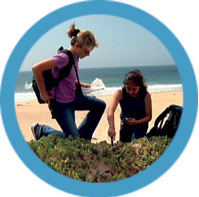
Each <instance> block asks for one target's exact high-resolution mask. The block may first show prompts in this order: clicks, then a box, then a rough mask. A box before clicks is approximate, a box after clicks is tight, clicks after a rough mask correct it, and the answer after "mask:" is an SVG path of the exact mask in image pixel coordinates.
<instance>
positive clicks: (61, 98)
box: [49, 52, 79, 103]
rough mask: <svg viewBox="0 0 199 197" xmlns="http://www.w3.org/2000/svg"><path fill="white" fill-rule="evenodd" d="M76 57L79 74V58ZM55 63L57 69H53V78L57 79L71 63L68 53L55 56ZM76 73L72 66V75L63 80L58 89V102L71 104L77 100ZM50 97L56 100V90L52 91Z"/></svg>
mask: <svg viewBox="0 0 199 197" xmlns="http://www.w3.org/2000/svg"><path fill="white" fill-rule="evenodd" d="M73 57H74V60H75V66H76V68H77V72H79V58H77V57H75V56H73ZM52 59H53V61H54V62H55V64H56V65H57V67H56V68H54V69H53V77H54V78H55V79H56V78H58V77H59V73H60V69H62V68H63V67H64V66H67V64H68V62H69V57H68V55H67V54H66V53H64V52H62V53H60V54H58V55H56V56H54V57H53V58H52ZM76 80H77V76H76V72H75V68H74V66H72V68H71V71H70V73H69V74H68V76H67V77H65V78H64V79H62V80H61V81H60V82H59V84H58V86H57V88H56V101H58V102H60V103H70V102H72V101H74V99H75V89H76V85H75V83H76ZM49 93H50V96H51V97H52V98H55V88H53V89H52V90H50V92H49Z"/></svg>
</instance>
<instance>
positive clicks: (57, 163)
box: [28, 135, 172, 183]
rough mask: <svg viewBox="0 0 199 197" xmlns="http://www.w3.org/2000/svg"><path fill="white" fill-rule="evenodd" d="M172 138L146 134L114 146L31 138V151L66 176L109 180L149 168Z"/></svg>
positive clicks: (54, 138) (88, 180) (56, 138)
mask: <svg viewBox="0 0 199 197" xmlns="http://www.w3.org/2000/svg"><path fill="white" fill-rule="evenodd" d="M171 140H172V139H170V138H167V136H164V137H152V138H150V139H147V138H146V137H144V138H141V139H138V140H135V141H133V142H131V143H122V142H117V143H116V144H115V145H114V146H112V145H111V144H109V143H107V142H106V141H102V142H100V143H91V142H90V141H88V140H85V139H82V138H75V137H69V138H66V139H63V138H60V137H58V136H57V135H50V136H48V137H42V138H41V139H40V140H38V141H30V142H28V145H29V146H30V148H31V149H32V151H33V152H34V153H35V154H36V155H37V156H38V157H39V158H40V159H41V160H42V161H43V162H44V163H45V164H46V165H47V166H49V167H50V168H52V169H53V170H55V171H57V172H59V173H61V174H62V175H65V176H67V177H70V178H73V179H76V180H79V181H86V182H95V183H96V182H112V181H118V180H122V179H125V178H127V177H131V176H133V175H135V174H137V173H139V172H141V171H143V170H144V169H146V168H148V167H149V166H150V165H151V164H152V163H153V162H154V161H156V160H157V159H158V158H159V157H160V156H161V155H162V154H163V153H164V151H165V150H166V149H167V147H168V146H169V144H170V142H171Z"/></svg>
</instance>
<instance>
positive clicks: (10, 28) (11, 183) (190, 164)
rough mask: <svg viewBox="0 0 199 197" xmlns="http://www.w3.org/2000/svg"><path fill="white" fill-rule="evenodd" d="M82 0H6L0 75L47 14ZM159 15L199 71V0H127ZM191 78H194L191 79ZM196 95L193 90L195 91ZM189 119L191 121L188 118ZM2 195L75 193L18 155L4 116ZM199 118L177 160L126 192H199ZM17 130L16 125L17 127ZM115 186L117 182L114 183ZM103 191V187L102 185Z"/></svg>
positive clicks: (0, 17)
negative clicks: (46, 177) (24, 38)
mask: <svg viewBox="0 0 199 197" xmlns="http://www.w3.org/2000/svg"><path fill="white" fill-rule="evenodd" d="M75 2H77V1H76V0H67V1H65V0H59V1H49V0H48V1H47V0H34V1H27V0H26V1H25V0H18V1H15V0H7V1H1V2H0V25H1V31H0V44H1V47H0V54H1V55H0V56H1V66H0V78H2V75H3V70H4V68H5V65H6V63H7V60H8V59H9V56H10V53H11V52H12V50H13V49H14V47H15V45H16V44H17V43H18V41H19V39H20V38H21V37H22V36H23V34H24V33H25V32H26V31H27V30H28V29H29V28H30V27H31V26H32V25H33V24H34V23H36V22H37V21H38V20H40V19H41V18H42V17H43V16H45V15H47V14H49V13H50V12H52V11H54V10H56V9H58V8H60V7H63V6H65V5H68V4H72V3H75ZM120 2H124V3H128V4H130V5H133V6H135V7H138V8H140V9H142V10H144V11H146V12H148V13H150V14H151V15H153V16H155V17H156V18H157V19H159V20H160V21H161V22H162V23H163V24H165V25H166V26H167V27H168V28H169V29H170V30H171V31H172V32H173V33H174V35H175V36H176V37H177V38H178V40H179V41H180V42H181V44H182V45H183V47H184V48H185V50H186V52H187V54H188V56H189V58H190V60H191V62H192V65H193V67H194V70H195V74H196V76H197V77H198V76H199V74H198V71H199V68H198V66H199V54H198V52H199V47H198V46H199V39H198V35H199V28H198V18H199V12H198V9H197V8H198V2H197V1H195V0H189V1H179V0H176V1H173V0H162V1H160V0H150V1H149V0H142V1H134V0H131V1H129V0H122V1H120ZM187 80H188V79H187ZM190 96H191V95H190ZM187 124H188V123H187ZM0 127H1V132H0V140H1V142H0V158H1V159H0V181H1V187H0V196H13V195H20V196H21V197H27V196H29V197H31V196H49V197H51V196H53V197H54V196H59V197H62V196H64V197H66V196H74V195H71V194H67V193H65V192H62V191H60V190H58V189H56V188H53V187H52V186H49V185H48V184H46V183H45V182H44V181H42V180H41V179H39V178H38V177H36V176H35V175H34V174H33V173H32V172H31V171H30V170H29V169H28V168H27V167H26V166H25V165H24V164H23V163H22V161H21V160H20V159H19V158H18V156H17V154H16V153H15V151H14V150H13V148H12V146H11V144H10V142H9V140H8V138H7V136H6V133H5V130H4V127H3V123H2V120H1V121H0ZM198 128H199V123H198V118H197V121H196V125H195V129H194V131H193V134H192V137H191V139H190V141H189V143H188V145H187V147H186V148H185V150H184V152H183V153H182V155H181V156H180V158H179V159H178V160H177V162H176V163H175V164H174V165H173V166H172V167H171V168H170V169H169V170H168V171H167V172H166V173H165V174H164V175H163V176H161V177H160V178H159V179H158V180H156V181H155V182H153V183H152V184H150V185H148V186H147V187H145V188H143V189H141V190H139V191H136V192H133V193H130V194H127V195H124V196H125V197H129V196H134V197H138V196H139V197H140V196H145V195H147V196H153V197H156V196H161V197H164V196H165V197H166V196H168V195H169V196H180V195H183V196H187V195H189V196H191V197H198V196H199V190H198V183H199V181H198V178H199V166H198V164H199V159H198V157H199V154H198V152H199V145H198V144H199V142H198V140H199V132H198V130H197V129H198ZM13 132H14V131H13ZM110 189H114V188H110ZM96 192H97V191H96Z"/></svg>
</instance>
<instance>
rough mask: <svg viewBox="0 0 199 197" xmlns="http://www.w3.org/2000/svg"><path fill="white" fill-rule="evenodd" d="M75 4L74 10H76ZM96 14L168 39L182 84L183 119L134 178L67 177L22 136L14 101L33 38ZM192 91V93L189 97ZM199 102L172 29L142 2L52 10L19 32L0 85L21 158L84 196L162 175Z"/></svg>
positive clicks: (134, 186)
mask: <svg viewBox="0 0 199 197" xmlns="http://www.w3.org/2000/svg"><path fill="white" fill-rule="evenodd" d="M74 10H76V11H75V12H74ZM66 13H67V14H66ZM93 14H103V15H112V16H118V17H121V18H124V19H128V20H131V21H133V22H135V23H137V24H139V25H141V26H142V27H144V28H146V29H147V30H148V31H150V32H151V33H152V34H154V35H155V36H156V37H157V38H158V39H159V40H160V41H161V42H162V43H163V44H164V46H165V47H166V48H167V50H168V51H169V53H170V54H171V56H172V58H173V60H174V61H175V64H176V66H177V67H178V71H179V74H180V77H181V81H182V85H183V113H182V117H181V123H180V125H179V128H178V132H177V133H176V135H175V138H174V139H173V140H172V143H171V144H170V146H169V147H168V148H167V150H166V151H165V152H164V154H163V155H162V156H161V157H160V158H159V159H158V160H157V161H156V162H154V163H153V164H152V165H151V166H150V167H149V168H147V169H146V170H144V171H142V172H140V173H139V174H137V175H135V176H132V177H130V178H127V179H124V180H121V181H116V182H111V183H88V182H81V181H77V180H73V179H71V178H68V177H65V176H63V175H61V174H59V173H57V172H55V171H54V170H52V169H51V168H49V167H47V165H46V164H44V163H43V162H42V161H41V160H40V159H39V158H38V157H37V156H36V155H35V154H34V153H33V151H32V150H31V149H30V148H29V146H28V144H27V143H26V141H25V140H24V137H23V136H22V133H21V131H20V128H19V125H18V122H17V118H16V113H15V106H14V92H15V84H16V79H17V75H18V72H19V69H20V67H21V65H22V62H23V60H24V58H25V57H26V55H27V52H28V51H29V50H30V48H31V47H32V46H33V45H34V43H35V42H37V40H38V39H39V38H40V37H41V36H43V35H44V34H45V33H46V32H47V31H49V30H50V29H51V28H53V27H55V26H56V25H58V24H60V23H62V22H64V21H66V20H69V19H72V18H75V17H80V16H85V15H93ZM60 16H65V17H60ZM190 95H192V96H191V97H190ZM197 105H198V94H197V85H196V80H195V75H194V71H193V68H192V65H191V62H190V60H189V58H188V56H187V54H186V52H185V50H184V49H183V47H182V45H181V44H180V42H179V41H178V40H177V38H176V37H175V36H174V35H173V34H172V32H171V31H170V30H169V29H168V28H167V27H165V26H164V25H163V24H162V23H161V22H160V21H158V20H157V19H156V18H154V17H153V16H151V15H149V14H148V13H146V12H144V11H142V10H140V9H138V8H135V7H133V6H130V5H126V4H122V3H117V2H108V1H89V2H81V3H76V4H72V5H68V6H65V7H62V8H61V9H58V10H56V11H54V12H52V13H50V14H49V15H47V16H45V17H44V18H42V19H41V20H40V21H38V22H37V23H36V24H35V25H33V26H32V27H31V28H30V29H29V30H28V31H27V32H26V34H25V35H24V36H23V37H22V38H21V40H20V41H19V42H18V44H17V45H16V47H15V48H14V50H13V52H12V54H11V55H10V58H9V60H8V62H7V65H6V67H5V71H4V75H3V79H2V87H1V112H2V120H3V123H4V127H5V130H6V133H7V136H8V138H9V140H10V143H11V145H12V146H13V148H14V150H15V151H16V153H17V154H18V156H19V157H20V159H21V160H22V161H23V162H24V164H25V165H26V166H27V167H28V168H29V169H30V170H31V171H32V172H33V173H34V174H36V175H37V176H38V177H39V178H41V179H42V180H44V181H45V182H47V183H48V184H50V185H52V186H53V187H56V188H58V189H60V190H62V191H65V192H67V193H71V194H75V195H80V196H95V197H98V196H99V197H101V196H117V195H124V194H127V193H131V192H134V191H136V190H138V189H141V188H143V187H145V186H146V185H148V184H150V183H152V182H153V181H155V180H156V179H157V178H159V177H160V176H161V175H163V174H164V173H165V172H166V171H167V170H168V169H169V168H170V167H171V166H172V165H173V164H174V162H175V161H176V160H177V159H178V158H179V156H180V155H181V153H182V152H183V150H184V148H185V147H186V144H187V143H188V141H189V138H190V136H191V133H192V130H193V127H194V123H195V119H196V113H197ZM185 120H186V121H185ZM187 122H188V123H189V124H187ZM13 130H14V131H15V132H13ZM160 166H161V167H160ZM77 188H78V190H77ZM110 188H114V190H113V189H111V190H110ZM96 191H97V192H96Z"/></svg>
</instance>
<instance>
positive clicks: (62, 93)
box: [31, 24, 106, 140]
mask: <svg viewBox="0 0 199 197" xmlns="http://www.w3.org/2000/svg"><path fill="white" fill-rule="evenodd" d="M67 34H68V36H69V38H71V46H70V48H69V51H70V52H72V54H73V58H74V61H75V65H74V66H75V67H76V69H77V71H79V59H83V58H85V57H86V56H89V55H90V53H91V52H92V51H93V50H94V48H95V47H98V43H97V41H96V39H95V37H94V35H93V33H92V32H90V31H88V30H83V31H80V30H79V29H76V27H75V24H73V25H72V26H71V27H70V28H69V30H68V31H67ZM68 62H69V56H68V55H67V54H66V53H65V52H61V53H59V54H58V55H56V56H54V57H53V58H51V59H48V60H45V61H43V62H40V63H38V64H36V65H34V66H33V67H32V70H33V73H34V76H35V79H36V81H37V83H38V86H39V89H40V92H41V98H42V100H43V101H45V102H46V103H48V105H49V108H50V110H51V111H53V110H54V109H53V106H56V108H55V110H54V114H53V115H54V117H55V119H56V121H57V122H58V124H59V125H60V127H61V129H62V131H63V132H62V131H57V130H56V129H54V128H52V127H50V126H47V125H41V124H38V123H37V124H33V125H32V126H31V130H32V133H33V137H34V139H35V140H38V139H40V138H41V137H42V136H48V135H49V134H55V133H58V135H59V136H60V137H68V136H70V135H71V136H76V137H81V138H85V139H89V140H91V139H92V135H93V133H94V131H95V129H96V127H97V125H98V123H99V121H100V119H101V117H102V115H103V113H104V110H105V108H106V103H105V102H104V101H102V100H100V99H98V98H96V97H94V96H85V95H83V94H82V91H81V90H80V91H78V92H77V91H76V90H77V89H76V86H77V85H78V83H77V75H76V71H75V68H74V66H73V67H72V69H71V71H70V73H69V74H68V76H67V77H65V78H64V79H63V80H62V81H60V82H59V84H58V86H57V87H56V97H55V88H53V89H52V90H50V91H49V92H48V91H47V90H46V87H45V84H44V80H43V76H42V72H43V71H45V70H49V69H53V77H54V78H58V76H59V73H60V70H61V69H62V68H63V67H65V66H67V64H68ZM80 85H81V87H90V84H86V83H82V82H80ZM78 89H79V88H78ZM80 89H81V88H80ZM55 98H56V99H55ZM76 110H88V111H89V112H88V114H87V116H86V117H85V119H84V120H83V121H82V123H81V124H80V125H79V127H78V128H77V126H76V122H75V111H76Z"/></svg>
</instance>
